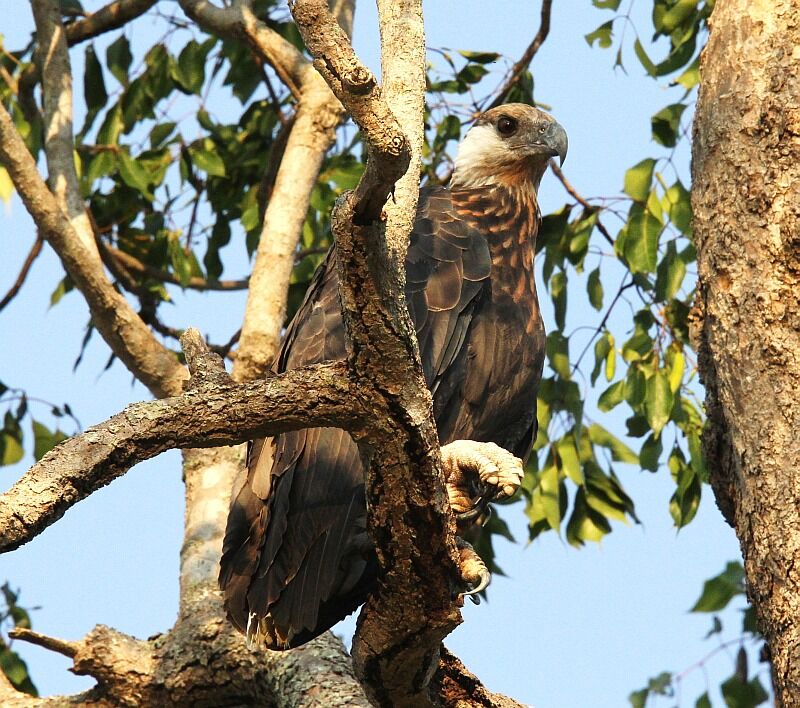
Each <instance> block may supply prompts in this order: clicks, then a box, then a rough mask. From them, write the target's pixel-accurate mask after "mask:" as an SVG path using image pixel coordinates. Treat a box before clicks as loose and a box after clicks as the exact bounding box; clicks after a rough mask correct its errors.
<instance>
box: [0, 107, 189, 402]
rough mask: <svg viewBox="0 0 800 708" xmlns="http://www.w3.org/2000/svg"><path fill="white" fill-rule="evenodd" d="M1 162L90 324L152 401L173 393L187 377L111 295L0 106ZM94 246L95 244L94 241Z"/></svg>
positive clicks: (123, 303) (124, 303)
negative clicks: (81, 299)
mask: <svg viewBox="0 0 800 708" xmlns="http://www.w3.org/2000/svg"><path fill="white" fill-rule="evenodd" d="M0 161H2V163H3V165H4V166H5V168H6V169H7V170H8V173H9V175H10V176H11V179H12V181H13V182H14V186H15V187H16V189H17V192H18V193H19V195H20V197H21V199H22V201H23V202H24V204H25V207H26V208H27V210H28V212H30V214H31V216H32V217H33V220H34V221H35V222H36V225H37V227H38V228H39V232H40V233H41V234H42V236H44V238H45V240H46V241H47V242H48V243H49V244H50V245H51V246H52V247H53V250H55V252H56V253H57V254H58V256H59V258H60V259H61V262H62V264H63V265H64V269H65V270H66V271H67V273H69V275H70V277H71V278H72V280H73V282H74V283H75V285H76V287H77V288H78V289H79V290H80V291H81V293H82V294H83V296H84V298H85V299H86V303H87V304H88V306H89V311H90V312H91V314H92V322H93V324H94V325H95V327H97V329H98V330H99V331H100V333H101V334H102V335H103V338H104V339H105V341H106V342H107V343H108V345H109V346H110V347H111V350H112V351H113V352H114V354H116V356H117V357H119V359H120V360H121V361H122V362H123V363H124V364H125V365H126V366H127V367H128V369H130V370H131V372H133V374H134V375H135V376H136V377H137V378H138V379H139V380H140V381H141V382H142V383H143V384H144V385H145V386H147V387H148V388H149V389H150V390H151V391H152V392H153V393H154V394H155V395H156V396H164V395H168V394H176V393H179V392H180V390H181V382H182V381H183V379H184V378H185V376H186V373H185V369H184V368H183V367H182V366H180V364H179V363H178V360H177V358H176V357H175V355H174V354H173V353H172V352H170V351H169V350H168V349H166V347H164V346H163V345H162V344H160V343H159V342H158V341H157V340H156V339H155V338H154V337H153V335H152V333H151V332H150V329H149V328H148V327H147V325H145V323H144V322H142V320H141V318H140V317H139V316H138V315H137V314H136V313H135V312H134V311H133V309H132V308H131V306H130V305H129V304H128V302H127V301H126V300H125V298H124V297H123V296H122V295H120V294H119V293H118V292H117V291H116V290H114V288H113V286H112V285H111V283H110V282H109V281H108V278H107V277H106V274H105V272H104V271H103V267H102V263H101V262H100V260H99V258H96V251H95V252H94V253H92V251H90V250H89V249H88V248H87V247H86V245H85V244H84V242H83V240H82V239H81V238H80V237H79V236H78V234H77V232H76V231H75V228H74V226H73V224H71V223H70V221H69V220H68V219H67V218H66V217H65V215H64V213H63V212H62V211H61V209H60V208H59V205H58V203H57V202H56V200H55V198H54V197H53V195H52V194H51V192H50V190H49V189H48V188H47V185H45V183H44V181H43V180H42V178H41V176H40V175H39V172H38V170H37V169H36V163H35V162H34V161H33V158H32V157H31V154H30V153H29V152H28V149H27V147H26V146H25V143H24V142H23V141H22V138H21V137H20V135H19V133H18V132H17V130H16V128H15V126H14V123H13V121H12V120H11V116H9V114H8V111H6V109H5V107H4V106H2V105H0ZM92 245H93V247H94V242H92Z"/></svg>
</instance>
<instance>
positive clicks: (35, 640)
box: [8, 627, 80, 659]
mask: <svg viewBox="0 0 800 708" xmlns="http://www.w3.org/2000/svg"><path fill="white" fill-rule="evenodd" d="M8 636H9V637H11V638H12V639H19V641H21V642H28V643H29V644H35V645H36V646H38V647H43V648H45V649H49V650H50V651H54V652H56V653H57V654H62V655H63V656H68V657H69V658H70V659H74V658H75V656H77V654H78V650H79V649H80V644H79V643H78V642H69V641H67V640H66V639H57V638H56V637H50V636H48V635H46V634H41V633H39V632H34V631H33V630H32V629H25V628H24V627H16V628H14V629H12V630H9V632H8Z"/></svg>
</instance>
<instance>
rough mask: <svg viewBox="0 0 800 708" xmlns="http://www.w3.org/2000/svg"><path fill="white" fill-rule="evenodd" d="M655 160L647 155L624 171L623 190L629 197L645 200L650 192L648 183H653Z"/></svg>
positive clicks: (640, 200)
mask: <svg viewBox="0 0 800 708" xmlns="http://www.w3.org/2000/svg"><path fill="white" fill-rule="evenodd" d="M655 166H656V161H655V160H654V159H653V158H652V157H648V158H646V159H644V160H642V161H641V162H639V163H637V164H636V165H634V166H633V167H631V168H630V169H629V170H628V171H627V172H626V173H625V181H624V186H623V190H624V191H625V194H627V195H628V196H629V197H630V198H631V199H633V200H635V201H637V202H645V201H647V197H648V196H649V194H650V185H651V184H652V183H653V169H654V168H655Z"/></svg>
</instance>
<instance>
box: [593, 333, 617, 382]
mask: <svg viewBox="0 0 800 708" xmlns="http://www.w3.org/2000/svg"><path fill="white" fill-rule="evenodd" d="M611 339H612V338H611V334H610V333H609V332H603V336H602V337H600V338H599V339H598V340H597V342H595V345H594V368H593V369H592V375H591V377H590V378H591V382H592V386H594V383H595V381H597V377H598V376H600V370H601V369H602V368H603V364H604V363H605V362H606V360H607V358H608V355H609V353H610V352H611V349H612V342H611Z"/></svg>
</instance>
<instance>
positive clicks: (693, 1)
mask: <svg viewBox="0 0 800 708" xmlns="http://www.w3.org/2000/svg"><path fill="white" fill-rule="evenodd" d="M697 1H698V0H678V1H677V2H676V3H675V4H674V5H673V6H672V7H671V8H670V9H669V10H667V11H666V12H665V13H664V14H663V16H662V17H661V26H660V27H659V28H658V29H659V30H660V31H662V32H663V33H664V34H670V33H672V32H673V31H674V30H675V29H676V28H677V27H679V26H680V25H681V24H683V23H684V22H685V21H686V20H687V19H688V18H689V17H690V16H691V15H692V14H694V13H696V12H697Z"/></svg>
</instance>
